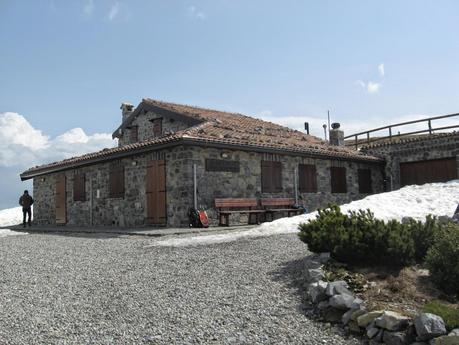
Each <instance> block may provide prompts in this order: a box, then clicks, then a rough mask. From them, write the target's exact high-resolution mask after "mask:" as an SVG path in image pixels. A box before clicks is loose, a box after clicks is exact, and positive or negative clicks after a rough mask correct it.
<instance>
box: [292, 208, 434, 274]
mask: <svg viewBox="0 0 459 345" xmlns="http://www.w3.org/2000/svg"><path fill="white" fill-rule="evenodd" d="M318 213H319V214H318V216H317V219H315V220H312V221H310V222H308V223H305V224H300V226H299V229H300V233H299V237H300V239H301V240H302V241H303V242H305V243H307V245H308V247H309V249H310V250H311V251H313V252H330V254H331V256H332V257H333V258H334V259H335V260H338V261H342V262H346V263H352V264H364V265H365V264H377V265H385V266H404V265H410V264H412V263H414V262H415V261H421V260H422V258H424V256H425V254H426V252H427V249H428V247H429V245H430V244H431V242H432V237H433V232H434V231H436V229H437V228H438V225H437V222H436V219H435V218H431V217H428V218H427V220H426V223H422V222H418V221H415V220H410V221H408V222H407V223H404V224H402V223H400V222H398V221H396V220H392V221H389V222H388V223H385V222H384V221H382V220H378V219H376V218H375V217H374V214H373V213H372V212H371V211H370V210H365V211H364V210H359V211H358V212H355V211H350V212H349V213H348V214H343V213H342V212H341V210H340V208H339V206H336V205H330V206H329V207H328V208H326V209H319V211H318Z"/></svg>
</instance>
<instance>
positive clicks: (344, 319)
mask: <svg viewBox="0 0 459 345" xmlns="http://www.w3.org/2000/svg"><path fill="white" fill-rule="evenodd" d="M354 311H355V310H352V309H349V310H348V311H347V312H345V313H344V314H343V317H342V318H341V322H342V323H343V325H347V324H348V323H349V321H351V316H352V314H353V313H354Z"/></svg>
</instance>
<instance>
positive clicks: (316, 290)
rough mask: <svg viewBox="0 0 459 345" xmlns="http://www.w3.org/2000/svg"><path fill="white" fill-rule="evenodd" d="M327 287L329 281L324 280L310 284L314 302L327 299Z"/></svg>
mask: <svg viewBox="0 0 459 345" xmlns="http://www.w3.org/2000/svg"><path fill="white" fill-rule="evenodd" d="M326 287H327V283H326V282H324V281H322V280H319V281H318V282H314V283H312V284H310V285H309V287H308V294H309V297H310V298H311V301H312V302H313V303H319V302H320V301H323V300H325V299H327V295H326V294H325V289H326Z"/></svg>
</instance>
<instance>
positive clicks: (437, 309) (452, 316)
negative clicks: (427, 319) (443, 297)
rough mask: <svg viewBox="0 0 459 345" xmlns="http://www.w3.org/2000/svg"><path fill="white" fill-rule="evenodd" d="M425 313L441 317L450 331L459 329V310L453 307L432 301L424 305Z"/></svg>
mask: <svg viewBox="0 0 459 345" xmlns="http://www.w3.org/2000/svg"><path fill="white" fill-rule="evenodd" d="M423 311H424V312H425V313H432V314H435V315H438V316H441V318H442V319H443V321H445V325H446V329H448V331H451V330H453V329H454V328H459V309H457V308H455V307H453V306H450V305H447V304H444V303H441V302H440V301H430V302H428V303H426V305H424V308H423Z"/></svg>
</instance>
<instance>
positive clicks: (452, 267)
mask: <svg viewBox="0 0 459 345" xmlns="http://www.w3.org/2000/svg"><path fill="white" fill-rule="evenodd" d="M426 265H427V267H428V268H429V271H430V275H431V277H432V280H433V281H434V282H435V284H436V285H437V286H438V287H439V288H440V289H441V290H443V291H444V292H446V293H449V294H452V295H456V296H457V297H459V225H457V224H454V223H450V224H447V225H445V226H444V227H442V228H441V229H440V230H439V231H438V232H436V233H435V236H434V242H433V245H432V246H431V247H430V249H429V250H428V252H427V256H426Z"/></svg>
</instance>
